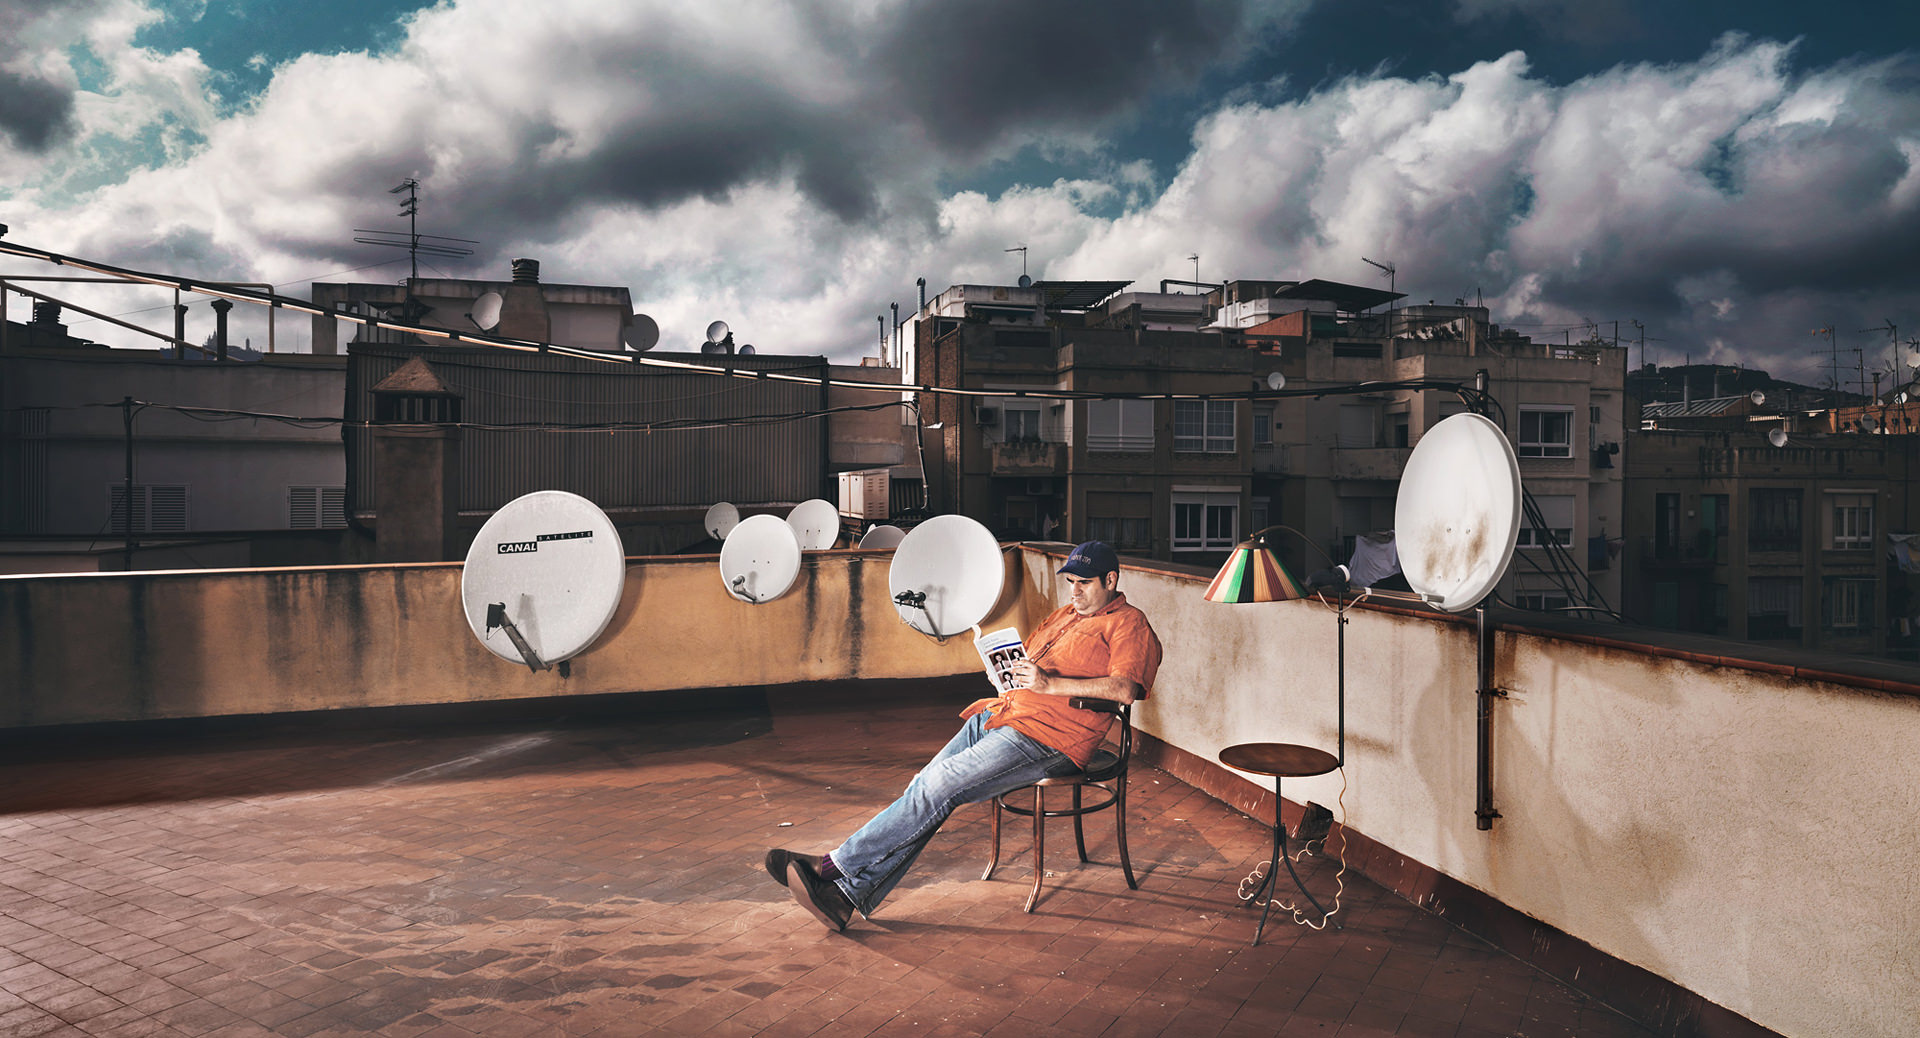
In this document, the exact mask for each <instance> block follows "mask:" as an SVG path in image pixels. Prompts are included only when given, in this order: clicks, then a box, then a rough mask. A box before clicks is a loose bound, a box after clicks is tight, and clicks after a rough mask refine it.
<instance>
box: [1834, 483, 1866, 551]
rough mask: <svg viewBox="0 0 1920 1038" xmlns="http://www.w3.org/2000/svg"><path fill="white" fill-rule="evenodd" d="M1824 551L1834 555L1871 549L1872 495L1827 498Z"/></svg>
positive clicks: (1843, 495) (1858, 494)
mask: <svg viewBox="0 0 1920 1038" xmlns="http://www.w3.org/2000/svg"><path fill="white" fill-rule="evenodd" d="M1827 547H1829V548H1832V549H1833V550H1834V551H1867V550H1869V549H1871V548H1872V547H1873V495H1872V494H1867V493H1833V494H1828V495H1827Z"/></svg>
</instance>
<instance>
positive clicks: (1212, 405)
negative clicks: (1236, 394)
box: [1173, 400, 1234, 454]
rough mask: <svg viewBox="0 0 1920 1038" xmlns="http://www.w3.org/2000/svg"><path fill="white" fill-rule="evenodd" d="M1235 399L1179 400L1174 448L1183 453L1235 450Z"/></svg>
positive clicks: (1175, 414) (1175, 415)
mask: <svg viewBox="0 0 1920 1038" xmlns="http://www.w3.org/2000/svg"><path fill="white" fill-rule="evenodd" d="M1233 425H1234V402H1233V401H1231V400H1175V401H1174V402H1173V449H1174V450H1175V451H1178V452H1180V453H1183V454H1199V453H1202V452H1205V453H1208V454H1232V453H1233V451H1234V435H1233Z"/></svg>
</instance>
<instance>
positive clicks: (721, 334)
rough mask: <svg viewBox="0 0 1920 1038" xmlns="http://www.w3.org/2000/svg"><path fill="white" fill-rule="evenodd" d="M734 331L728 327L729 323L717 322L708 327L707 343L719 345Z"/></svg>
mask: <svg viewBox="0 0 1920 1038" xmlns="http://www.w3.org/2000/svg"><path fill="white" fill-rule="evenodd" d="M732 330H733V329H731V328H728V327H727V322H725V321H715V322H713V323H712V324H710V325H707V341H708V342H715V343H717V342H719V341H720V340H722V339H724V338H726V337H727V333H728V332H730V331H732Z"/></svg>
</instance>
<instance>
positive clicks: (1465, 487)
mask: <svg viewBox="0 0 1920 1038" xmlns="http://www.w3.org/2000/svg"><path fill="white" fill-rule="evenodd" d="M1519 536H1520V463H1519V461H1518V460H1517V459H1516V458H1515V457H1514V455H1513V447H1512V446H1511V445H1510V444H1508V443H1507V438H1506V436H1505V435H1504V434H1502V433H1501V432H1500V427H1499V426H1497V425H1495V424H1493V423H1492V422H1491V421H1489V420H1487V419H1486V418H1484V417H1482V416H1480V415H1477V414H1457V415H1454V416H1453V417H1451V418H1447V419H1444V420H1442V421H1441V422H1440V423H1439V424H1438V425H1435V426H1434V427H1433V428H1431V429H1429V430H1427V433H1426V435H1424V436H1422V437H1420V443H1419V445H1418V446H1416V447H1414V449H1413V455H1412V456H1411V457H1409V458H1408V459H1407V468H1406V472H1405V474H1403V475H1402V476H1401V477H1400V493H1399V496H1398V497H1397V498H1396V499H1395V501H1394V543H1395V544H1396V545H1397V546H1398V548H1399V551H1400V570H1401V572H1403V573H1405V574H1406V577H1407V584H1408V586H1409V587H1411V588H1413V590H1414V591H1415V592H1416V593H1417V594H1419V595H1420V597H1421V598H1422V599H1424V600H1426V601H1427V602H1428V603H1429V604H1431V605H1434V606H1437V607H1439V608H1440V609H1442V610H1444V611H1446V612H1449V613H1458V612H1464V611H1466V610H1468V609H1472V608H1473V607H1474V606H1476V605H1479V604H1480V600H1481V599H1483V598H1485V597H1486V596H1487V594H1488V593H1489V592H1491V591H1492V590H1493V587H1494V585H1495V584H1498V583H1499V582H1500V578H1501V577H1502V576H1503V575H1505V573H1506V571H1507V563H1508V562H1510V561H1512V559H1513V546H1514V543H1515V542H1516V541H1517V540H1518V539H1519Z"/></svg>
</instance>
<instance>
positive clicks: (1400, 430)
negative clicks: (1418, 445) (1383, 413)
mask: <svg viewBox="0 0 1920 1038" xmlns="http://www.w3.org/2000/svg"><path fill="white" fill-rule="evenodd" d="M1387 424H1388V425H1390V426H1392V427H1393V431H1392V438H1391V439H1390V440H1388V441H1387V445H1388V446H1389V447H1406V446H1409V445H1410V444H1411V442H1412V441H1411V439H1410V438H1409V436H1408V429H1407V413H1406V412H1405V411H1401V412H1399V413H1397V414H1391V415H1388V416H1387Z"/></svg>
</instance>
